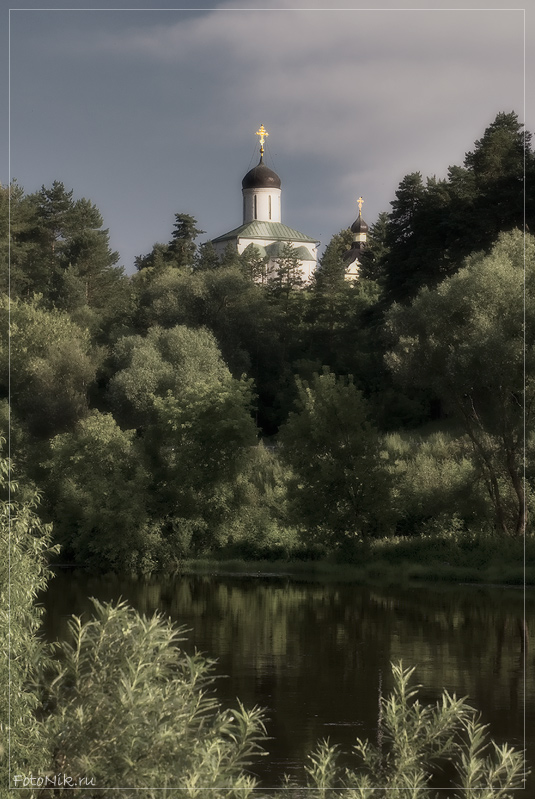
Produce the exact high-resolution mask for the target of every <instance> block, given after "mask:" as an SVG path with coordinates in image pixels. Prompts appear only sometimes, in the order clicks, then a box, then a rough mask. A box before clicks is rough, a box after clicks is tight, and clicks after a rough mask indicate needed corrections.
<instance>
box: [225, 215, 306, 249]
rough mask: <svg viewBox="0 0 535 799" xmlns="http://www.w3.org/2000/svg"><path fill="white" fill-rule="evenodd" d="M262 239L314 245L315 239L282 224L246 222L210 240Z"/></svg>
mask: <svg viewBox="0 0 535 799" xmlns="http://www.w3.org/2000/svg"><path fill="white" fill-rule="evenodd" d="M238 238H240V239H264V240H267V241H308V242H314V244H315V243H316V241H317V239H313V238H312V237H311V236H305V234H304V233H299V231H298V230H293V228H291V227H288V226H287V225H283V224H282V222H260V221H258V220H256V221H255V222H247V224H245V225H240V227H237V228H234V230H231V231H230V232H229V233H224V234H223V236H218V237H217V238H216V239H212V243H213V244H215V243H217V242H218V241H230V240H232V239H238Z"/></svg>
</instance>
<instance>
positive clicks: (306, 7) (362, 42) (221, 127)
mask: <svg viewBox="0 0 535 799" xmlns="http://www.w3.org/2000/svg"><path fill="white" fill-rule="evenodd" d="M156 3H158V0H156ZM156 3H155V4H156ZM0 4H1V5H0V14H1V17H0V30H1V33H0V49H1V52H2V56H0V58H2V59H3V67H8V63H7V62H9V68H8V69H7V68H6V69H2V73H3V74H5V75H6V77H7V78H8V79H7V80H5V81H4V82H3V83H2V85H1V86H0V108H1V109H2V110H4V109H5V112H4V113H2V114H1V115H0V116H1V119H0V133H1V135H0V142H1V143H0V148H1V149H0V182H1V183H2V184H6V183H7V182H8V181H9V180H12V179H16V180H17V182H18V183H19V184H20V185H21V186H23V187H24V189H25V190H26V192H34V191H37V190H39V189H40V188H41V186H43V185H45V186H50V185H51V184H52V182H53V181H54V180H58V181H62V182H63V183H64V184H65V187H66V188H67V189H68V190H70V189H72V190H73V192H74V197H75V198H80V197H86V198H88V199H89V200H91V201H92V202H93V203H95V205H96V206H97V207H98V208H99V210H100V212H101V214H102V216H103V218H104V224H105V226H106V227H107V228H109V231H110V242H111V246H112V248H113V249H115V250H118V251H119V253H120V261H119V263H120V264H122V265H123V266H124V267H125V270H126V271H127V272H129V273H131V272H132V271H133V270H134V258H135V256H136V255H140V254H145V253H147V252H149V251H150V250H151V248H152V245H153V244H154V243H155V242H157V241H159V242H167V241H169V239H170V237H171V232H172V229H173V223H174V216H175V214H176V213H188V214H191V215H193V216H194V217H195V218H196V219H197V222H198V227H200V228H201V229H202V230H204V231H205V233H204V234H203V235H202V236H201V237H200V238H199V241H200V242H202V241H206V240H208V239H210V238H215V237H216V236H218V235H221V234H223V233H225V232H227V231H229V230H231V229H233V228H235V227H237V226H238V225H240V224H241V223H242V200H241V180H242V178H243V176H244V175H245V173H246V172H247V171H248V169H250V168H251V167H252V166H253V165H254V164H255V163H257V161H258V157H259V155H258V147H259V143H258V137H257V136H256V135H255V132H256V131H257V130H258V128H259V127H260V125H262V124H263V125H264V126H265V128H266V129H267V131H268V133H269V137H268V139H267V141H266V154H265V159H264V160H265V162H266V163H267V165H268V166H270V167H271V168H272V169H274V170H275V171H276V172H277V173H278V174H279V176H280V178H281V181H282V221H283V222H284V223H285V224H286V225H289V226H290V227H293V228H295V229H297V230H299V231H300V232H302V233H306V234H307V235H309V236H313V237H315V238H316V239H317V240H318V241H320V242H321V244H322V247H323V246H325V245H326V244H327V243H328V241H329V239H330V238H331V236H332V235H333V234H334V233H337V232H338V231H339V230H341V229H343V228H346V227H348V226H349V225H351V223H352V222H353V221H354V219H355V218H356V216H357V214H358V207H357V198H358V197H359V196H362V197H363V198H364V205H363V209H362V214H363V217H364V219H365V220H366V221H367V222H368V224H373V222H375V220H376V219H377V215H378V214H379V213H380V212H381V211H388V210H389V209H390V202H391V200H392V199H394V195H395V191H396V188H397V186H398V184H399V182H400V181H401V180H402V178H403V177H404V176H405V175H406V174H408V173H410V172H414V171H419V172H421V173H422V175H423V176H424V178H425V177H427V176H433V175H436V176H437V177H439V178H440V177H445V176H446V174H447V168H448V166H449V165H452V164H462V162H463V159H464V156H465V153H466V152H467V151H469V150H471V149H472V148H473V145H474V142H475V141H476V139H478V138H480V137H481V136H482V135H483V132H484V130H485V128H486V127H487V126H488V125H489V124H490V123H491V122H492V121H493V119H494V118H495V116H496V114H497V113H498V112H500V111H505V112H509V111H515V112H516V113H517V114H518V116H519V119H520V121H522V122H525V124H526V127H527V129H528V130H531V131H535V119H534V115H533V107H529V104H526V96H529V91H530V86H529V82H528V85H527V86H525V85H524V84H525V75H526V76H529V74H533V73H534V72H535V69H534V67H535V64H534V63H533V52H532V49H530V48H531V43H530V38H532V37H529V35H528V36H526V45H527V48H528V49H527V52H526V53H524V41H525V36H524V26H526V31H529V30H530V25H531V30H533V16H534V15H533V13H532V9H531V7H530V8H527V9H526V11H525V12H524V11H523V10H522V9H521V8H518V9H504V8H500V5H499V3H497V2H494V3H493V2H492V0H490V5H489V0H487V2H481V0H474V1H473V2H472V3H470V4H469V6H468V5H466V4H465V5H466V7H463V6H461V4H459V3H455V2H453V3H450V4H449V5H447V4H440V3H438V2H433V0H430V1H429V0H428V1H427V2H421V1H420V0H416V2H412V3H411V2H407V3H405V4H403V3H401V2H398V0H386V2H385V5H384V6H381V7H379V6H377V7H374V8H369V7H368V8H367V4H366V3H365V2H360V3H359V2H358V0H357V2H353V3H351V2H350V0H341V2H337V3H336V5H337V7H336V8H333V9H327V8H326V7H325V6H324V7H322V6H321V4H320V2H319V1H318V0H309V2H307V3H305V2H303V0H277V2H276V3H271V4H270V3H267V2H265V0H264V2H262V0H258V2H256V1H255V0H252V2H243V1H242V2H236V0H234V2H232V0H231V2H217V3H214V2H204V3H203V2H202V0H200V1H199V2H196V3H195V2H190V3H187V4H185V6H184V8H183V9H180V7H178V8H177V4H176V3H175V4H174V5H173V4H172V3H170V2H167V0H159V3H158V5H159V8H158V9H156V8H153V9H147V8H146V5H147V4H146V3H145V4H144V3H142V2H139V0H130V2H128V3H127V2H121V0H116V2H115V3H113V9H112V8H111V5H112V4H108V5H109V6H110V8H108V9H100V10H98V8H97V6H95V7H94V8H93V7H91V6H90V5H89V4H88V3H87V0H86V2H85V3H82V2H77V1H76V0H74V2H71V3H70V4H68V5H65V8H60V7H59V6H60V5H61V4H58V5H57V6H55V7H54V10H52V9H53V4H50V6H48V7H47V5H46V4H45V3H35V2H32V1H31V0H29V2H28V1H27V2H25V3H22V2H19V3H18V4H17V1H16V0H11V3H9V0H0ZM368 5H371V4H370V3H369V2H368ZM9 6H11V9H12V10H11V12H8V8H9ZM452 6H454V7H452ZM4 23H5V24H4ZM532 88H533V87H532V86H531V89H532Z"/></svg>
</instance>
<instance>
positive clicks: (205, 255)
mask: <svg viewBox="0 0 535 799" xmlns="http://www.w3.org/2000/svg"><path fill="white" fill-rule="evenodd" d="M219 265H220V264H219V258H218V256H217V253H216V251H215V247H214V245H213V244H212V242H211V241H207V242H205V243H204V244H201V246H200V247H199V249H198V252H197V258H196V260H195V269H196V271H199V272H204V271H206V270H208V269H217V267H218V266H219Z"/></svg>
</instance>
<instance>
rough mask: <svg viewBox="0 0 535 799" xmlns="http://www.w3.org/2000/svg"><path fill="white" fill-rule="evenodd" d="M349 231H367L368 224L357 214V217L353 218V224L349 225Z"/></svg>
mask: <svg viewBox="0 0 535 799" xmlns="http://www.w3.org/2000/svg"><path fill="white" fill-rule="evenodd" d="M351 232H352V233H367V232H368V225H367V224H366V222H365V221H364V219H363V218H362V217H361V215H360V214H359V216H358V219H355V221H354V222H353V224H352V225H351Z"/></svg>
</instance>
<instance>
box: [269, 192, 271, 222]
mask: <svg viewBox="0 0 535 799" xmlns="http://www.w3.org/2000/svg"><path fill="white" fill-rule="evenodd" d="M269 218H270V219H271V194H270V195H269Z"/></svg>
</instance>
